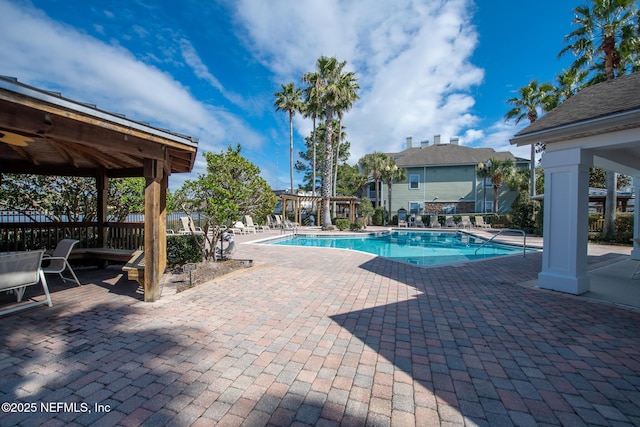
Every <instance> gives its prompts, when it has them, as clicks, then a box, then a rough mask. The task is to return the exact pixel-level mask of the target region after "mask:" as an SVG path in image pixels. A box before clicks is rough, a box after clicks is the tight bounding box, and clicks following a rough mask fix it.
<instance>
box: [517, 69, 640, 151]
mask: <svg viewBox="0 0 640 427" xmlns="http://www.w3.org/2000/svg"><path fill="white" fill-rule="evenodd" d="M638 113H640V73H635V74H630V75H626V76H621V77H618V78H617V79H615V80H611V81H606V82H602V83H599V84H596V85H593V86H590V87H587V88H585V89H583V90H581V91H580V92H578V93H577V94H576V95H574V96H572V97H571V98H569V99H567V100H566V101H564V102H563V103H562V104H560V105H559V106H558V107H556V108H554V109H553V110H551V111H550V112H548V113H547V114H545V115H544V116H542V117H541V118H540V119H539V120H537V121H535V122H534V123H532V124H530V125H529V126H527V127H526V128H524V129H522V130H521V131H520V132H518V133H517V134H516V135H515V136H514V137H513V138H512V139H511V143H512V144H518V145H523V144H531V143H534V142H546V143H549V142H555V141H556V140H559V138H556V137H554V136H547V132H548V131H551V130H554V129H560V128H563V127H566V128H572V129H573V130H572V132H571V136H572V137H581V136H588V135H595V134H602V133H606V132H613V131H617V130H624V129H631V128H635V127H638V123H639V119H638ZM604 119H607V120H608V121H610V123H609V124H607V126H605V127H603V126H598V128H597V129H595V127H594V126H590V125H591V124H593V123H595V122H597V121H600V120H604ZM612 119H614V120H612ZM562 137H564V138H566V137H567V135H566V134H563V135H562ZM535 138H538V141H536V140H534V139H535Z"/></svg>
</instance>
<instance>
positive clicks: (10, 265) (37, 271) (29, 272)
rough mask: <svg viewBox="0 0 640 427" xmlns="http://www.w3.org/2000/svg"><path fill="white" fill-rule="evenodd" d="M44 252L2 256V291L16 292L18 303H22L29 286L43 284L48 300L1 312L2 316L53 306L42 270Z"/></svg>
mask: <svg viewBox="0 0 640 427" xmlns="http://www.w3.org/2000/svg"><path fill="white" fill-rule="evenodd" d="M43 254H44V251H43V250H38V251H28V252H13V253H7V254H2V255H0V291H9V290H14V291H15V293H16V297H17V300H18V301H17V302H22V297H23V296H24V292H25V290H26V288H27V286H30V285H35V284H37V283H38V282H40V283H42V289H43V290H44V294H45V295H46V298H45V299H44V300H43V301H34V302H30V303H26V304H20V305H18V306H16V307H12V308H9V309H6V310H2V311H0V315H3V314H9V313H13V312H16V311H19V310H24V309H26V308H30V307H35V306H36V305H42V304H47V305H48V306H49V307H51V306H52V305H53V303H52V302H51V295H50V294H49V287H48V286H47V279H46V277H45V275H44V272H43V271H42V269H41V268H40V265H41V263H42V256H43Z"/></svg>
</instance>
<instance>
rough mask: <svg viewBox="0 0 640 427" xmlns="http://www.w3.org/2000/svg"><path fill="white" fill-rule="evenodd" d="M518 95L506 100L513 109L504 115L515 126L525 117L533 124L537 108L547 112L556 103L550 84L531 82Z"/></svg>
mask: <svg viewBox="0 0 640 427" xmlns="http://www.w3.org/2000/svg"><path fill="white" fill-rule="evenodd" d="M518 93H519V97H514V98H510V99H507V103H509V104H512V105H513V108H512V109H511V110H509V111H508V112H507V114H505V116H504V119H505V121H509V120H511V119H514V121H515V122H516V124H517V123H519V122H520V121H521V120H522V119H524V118H525V117H526V118H527V119H529V123H533V122H535V121H536V120H538V108H540V109H542V110H543V111H549V110H551V109H552V108H553V107H555V105H556V102H557V98H556V96H555V88H554V87H553V85H552V84H551V83H542V84H540V83H538V81H537V80H532V81H531V82H529V84H527V85H526V86H523V87H521V88H520V90H519V91H518ZM536 148H538V147H536V144H531V165H530V167H531V169H530V170H531V174H530V178H529V179H530V182H529V191H530V194H531V195H532V196H535V194H536Z"/></svg>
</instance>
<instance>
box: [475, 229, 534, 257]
mask: <svg viewBox="0 0 640 427" xmlns="http://www.w3.org/2000/svg"><path fill="white" fill-rule="evenodd" d="M505 231H511V232H518V233H522V239H523V241H522V256H526V255H527V234H526V233H525V232H524V230H519V229H516V228H503V229H502V230H500V231H499V232H498V234H496V235H494V236H492V237H491V238H490V239H489V240H486V241H485V242H484V243H482V244H481V245H480V246H478V247H477V248H476V251H475V252H474V255H475V254H477V253H478V251H479V250H480V249H482V247H483V246H484V245H486V244H487V243H489V242H491V241H492V240H493V239H495V238H496V237H498V236H499V235H501V234H502V233H504V232H505Z"/></svg>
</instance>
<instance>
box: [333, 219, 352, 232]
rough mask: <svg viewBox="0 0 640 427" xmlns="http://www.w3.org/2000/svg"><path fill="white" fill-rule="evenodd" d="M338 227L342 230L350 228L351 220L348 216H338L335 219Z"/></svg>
mask: <svg viewBox="0 0 640 427" xmlns="http://www.w3.org/2000/svg"><path fill="white" fill-rule="evenodd" d="M335 224H336V228H337V229H338V230H340V231H344V230H347V229H349V227H350V226H351V221H349V219H347V218H336V220H335Z"/></svg>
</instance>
